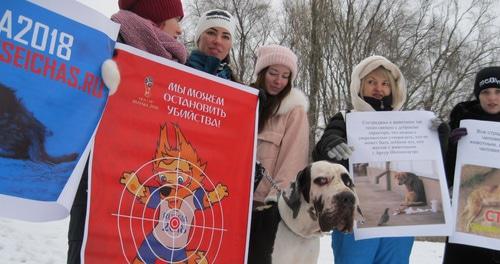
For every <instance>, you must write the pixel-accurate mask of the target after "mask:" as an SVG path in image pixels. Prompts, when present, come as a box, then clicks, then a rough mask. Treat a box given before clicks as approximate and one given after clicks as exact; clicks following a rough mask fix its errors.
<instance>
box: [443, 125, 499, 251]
mask: <svg viewBox="0 0 500 264" xmlns="http://www.w3.org/2000/svg"><path fill="white" fill-rule="evenodd" d="M460 127H464V128H466V129H467V135H466V136H464V137H463V138H461V139H460V141H459V142H458V148H457V160H456V166H455V179H454V183H455V184H454V186H453V196H452V197H453V202H452V205H453V210H452V212H453V216H454V218H453V220H454V222H453V230H454V233H453V234H452V236H450V239H449V241H450V242H453V243H460V244H467V245H473V246H478V247H485V248H490V249H494V250H500V240H499V238H500V167H499V160H500V124H499V123H498V122H488V121H477V120H462V121H461V122H460Z"/></svg>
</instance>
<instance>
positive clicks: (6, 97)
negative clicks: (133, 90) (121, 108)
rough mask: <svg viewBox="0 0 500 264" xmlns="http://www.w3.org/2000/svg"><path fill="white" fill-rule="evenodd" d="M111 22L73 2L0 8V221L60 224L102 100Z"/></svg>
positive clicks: (48, 0) (14, 1)
mask: <svg viewBox="0 0 500 264" xmlns="http://www.w3.org/2000/svg"><path fill="white" fill-rule="evenodd" d="M117 34H118V25H116V24H115V23H113V22H111V21H110V20H109V19H108V18H106V17H105V16H103V15H102V14H100V13H98V12H97V11H94V10H92V9H90V8H88V7H86V6H84V5H82V4H79V3H77V2H75V1H56V0H43V1H41V0H40V1H24V0H23V1H19V0H3V1H2V4H1V6H0V46H1V49H0V75H1V76H2V78H1V80H0V216H3V217H10V218H17V219H22V220H27V221H50V220H56V219H62V218H64V217H66V216H68V214H69V209H70V208H71V204H72V202H73V198H74V196H75V193H76V189H77V187H78V183H79V181H80V177H81V174H82V171H83V166H84V165H85V160H86V157H87V156H88V152H89V146H88V145H89V141H90V140H91V137H92V135H93V134H94V131H95V128H96V126H97V123H98V121H99V118H100V116H101V113H102V110H103V108H104V105H105V103H106V98H107V89H105V87H104V85H103V83H102V81H101V78H100V65H101V64H102V62H103V61H104V60H105V59H107V58H109V57H111V55H112V51H113V48H112V47H113V46H114V40H115V39H116V36H117Z"/></svg>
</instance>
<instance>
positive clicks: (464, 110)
mask: <svg viewBox="0 0 500 264" xmlns="http://www.w3.org/2000/svg"><path fill="white" fill-rule="evenodd" d="M474 95H475V96H476V99H475V100H472V101H467V102H461V103H459V104H457V105H456V106H455V107H454V108H453V110H452V111H451V113H450V123H449V125H450V128H451V129H452V132H451V136H450V142H449V145H448V153H447V155H446V157H447V158H446V178H447V180H448V186H449V187H452V186H453V179H454V175H455V161H456V158H457V141H458V140H459V139H460V138H461V137H462V136H465V135H467V130H466V129H465V128H461V127H460V121H461V120H464V119H474V120H483V121H493V122H500V67H487V68H484V69H482V70H480V71H479V72H478V73H477V75H476V80H475V83H474ZM464 259H474V262H475V263H482V264H488V263H500V252H499V251H497V250H491V249H486V248H480V247H474V246H469V245H461V244H454V243H448V241H447V242H446V245H445V251H444V257H443V263H446V264H448V263H450V264H451V263H463V261H464Z"/></svg>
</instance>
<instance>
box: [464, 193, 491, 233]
mask: <svg viewBox="0 0 500 264" xmlns="http://www.w3.org/2000/svg"><path fill="white" fill-rule="evenodd" d="M488 206H500V186H498V185H485V186H480V187H478V188H476V189H474V190H473V191H472V192H471V193H470V194H469V196H468V197H467V201H466V204H465V207H464V210H463V211H462V213H461V215H460V217H461V218H462V222H463V223H464V224H465V231H467V232H470V229H471V224H472V222H473V221H474V220H475V219H476V217H478V216H479V213H480V212H481V210H482V209H483V208H484V207H488Z"/></svg>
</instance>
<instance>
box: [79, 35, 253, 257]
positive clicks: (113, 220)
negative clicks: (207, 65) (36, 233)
mask: <svg viewBox="0 0 500 264" xmlns="http://www.w3.org/2000/svg"><path fill="white" fill-rule="evenodd" d="M115 60H116V62H117V64H118V67H119V69H120V73H121V74H120V75H121V82H120V86H119V87H118V91H117V92H116V94H115V95H113V96H112V97H111V98H110V99H109V101H108V104H107V105H106V109H105V111H104V114H103V117H102V120H101V122H100V124H99V128H98V131H97V134H96V140H95V147H94V150H93V154H92V160H91V168H92V172H91V175H90V198H89V199H90V203H89V205H90V207H89V214H88V222H87V225H86V226H87V230H86V241H85V248H84V260H85V262H86V263H103V262H105V263H135V262H136V261H142V262H145V263H155V261H157V262H156V263H158V262H161V263H173V262H175V263H243V262H244V260H245V253H246V252H245V248H246V242H247V237H248V230H249V218H250V216H249V209H248V208H251V206H250V205H251V195H252V192H251V190H253V189H252V187H253V186H252V184H253V181H252V171H253V169H254V164H255V163H254V155H255V154H254V148H255V144H256V134H255V131H256V130H255V128H256V114H257V90H256V89H253V88H250V87H247V86H243V85H240V84H238V83H235V82H231V81H227V80H223V79H220V78H218V77H215V76H212V75H208V74H205V73H202V72H199V71H197V70H194V69H191V68H188V67H186V66H184V65H181V64H178V63H175V62H172V61H170V60H166V59H163V58H160V57H157V56H154V55H151V54H148V53H145V52H143V51H140V50H137V49H135V48H132V47H130V46H126V45H121V44H117V56H116V58H115Z"/></svg>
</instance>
